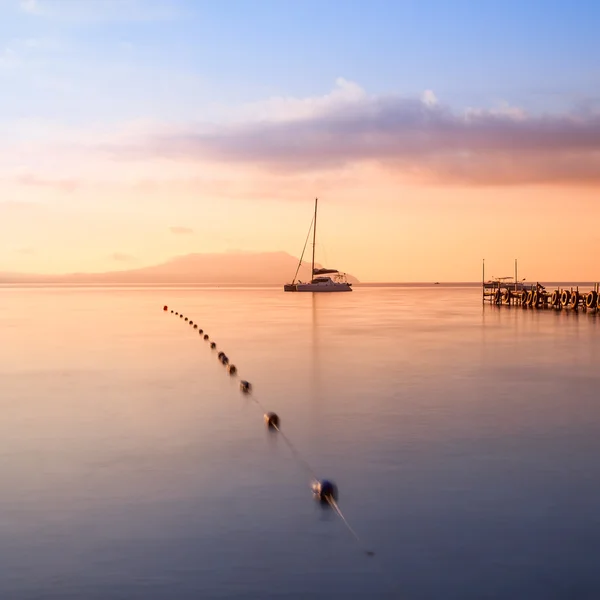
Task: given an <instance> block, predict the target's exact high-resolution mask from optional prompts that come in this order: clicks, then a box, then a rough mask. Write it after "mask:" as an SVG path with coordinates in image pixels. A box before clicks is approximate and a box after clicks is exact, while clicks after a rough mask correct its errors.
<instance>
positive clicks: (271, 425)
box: [265, 412, 279, 429]
mask: <svg viewBox="0 0 600 600" xmlns="http://www.w3.org/2000/svg"><path fill="white" fill-rule="evenodd" d="M265 423H266V425H267V428H268V429H279V417H278V416H277V414H276V413H274V412H268V413H266V414H265Z"/></svg>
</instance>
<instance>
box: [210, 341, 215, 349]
mask: <svg viewBox="0 0 600 600" xmlns="http://www.w3.org/2000/svg"><path fill="white" fill-rule="evenodd" d="M210 347H211V348H212V349H213V350H214V349H215V348H216V347H217V345H216V344H215V343H214V342H211V343H210Z"/></svg>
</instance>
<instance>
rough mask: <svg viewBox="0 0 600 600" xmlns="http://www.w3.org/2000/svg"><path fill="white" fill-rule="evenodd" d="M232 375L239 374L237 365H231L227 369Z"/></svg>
mask: <svg viewBox="0 0 600 600" xmlns="http://www.w3.org/2000/svg"><path fill="white" fill-rule="evenodd" d="M227 370H228V371H229V374H230V375H235V374H236V373H237V367H236V366H235V365H229V366H228V367H227Z"/></svg>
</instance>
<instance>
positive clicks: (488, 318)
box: [0, 286, 600, 600]
mask: <svg viewBox="0 0 600 600" xmlns="http://www.w3.org/2000/svg"><path fill="white" fill-rule="evenodd" d="M164 304H167V305H168V306H169V311H168V312H166V313H165V312H163V310H162V308H163V305H164ZM171 309H173V310H176V311H178V312H183V313H184V314H185V315H186V316H188V317H190V318H192V319H193V320H194V321H195V322H196V323H198V324H199V326H200V327H202V328H203V329H204V330H206V332H207V333H208V334H209V335H210V336H211V339H214V341H215V342H216V343H217V345H218V349H222V350H224V351H225V352H226V353H227V355H228V356H229V358H230V360H231V362H232V363H234V364H235V365H236V366H237V367H238V369H239V372H240V376H241V377H242V378H243V379H247V380H249V381H250V382H251V383H252V385H253V386H254V392H255V397H256V399H258V400H259V401H260V402H261V403H262V404H263V405H265V406H266V407H267V408H268V409H270V410H274V411H276V412H277V413H278V414H279V416H280V418H281V428H282V430H283V431H284V432H285V433H286V434H287V435H288V436H289V439H290V440H291V441H292V442H293V444H294V446H295V448H296V449H297V451H298V452H299V454H300V455H301V457H302V458H303V459H304V460H306V461H307V462H308V463H309V464H310V466H311V467H312V468H313V469H314V470H315V471H316V472H317V474H319V475H320V476H322V477H325V478H329V479H332V480H333V481H334V482H335V483H336V484H337V486H338V488H339V493H340V496H339V505H340V508H341V509H342V511H343V513H344V515H345V516H346V518H347V519H348V522H349V523H350V525H351V526H352V527H353V528H354V530H355V531H356V533H357V534H358V535H359V536H360V538H361V542H362V544H363V545H364V546H365V547H368V548H372V549H373V550H374V551H375V552H376V554H375V556H374V557H367V556H365V554H364V553H362V552H361V547H360V545H359V544H358V543H357V542H356V540H355V539H354V538H353V537H352V535H351V533H350V532H349V531H348V529H346V528H345V525H344V523H343V522H342V520H341V519H340V518H339V517H338V516H337V515H336V514H335V513H334V512H333V511H332V510H331V509H325V508H323V507H321V506H320V505H319V504H318V503H317V502H315V501H314V500H313V498H312V495H311V491H310V488H309V485H310V478H309V476H308V475H307V473H306V471H305V470H304V469H303V467H302V464H301V463H300V462H299V461H298V460H297V458H296V457H295V456H294V454H293V453H292V452H290V449H289V448H288V447H287V446H286V444H285V443H284V440H283V439H282V438H281V437H280V436H279V435H278V434H277V433H271V432H269V431H267V430H266V429H265V427H264V423H263V419H262V412H261V410H260V409H259V406H258V405H257V404H256V403H255V402H253V400H252V398H249V397H248V396H245V395H243V394H241V393H240V391H239V387H238V386H239V380H236V379H233V378H231V377H229V376H228V375H227V372H226V370H225V368H224V367H223V366H222V365H221V364H220V363H219V362H218V360H217V358H216V352H217V351H211V350H210V348H209V345H208V344H207V343H206V342H204V341H203V340H202V339H201V336H199V335H198V332H197V330H194V329H193V328H192V327H190V326H189V325H187V324H186V323H184V321H183V319H180V318H179V317H176V316H175V315H174V314H171V313H170V310H171ZM599 337H600V316H597V315H593V314H585V313H580V314H574V313H571V312H562V313H558V312H554V311H535V310H521V309H519V308H512V309H510V308H496V307H491V306H482V304H481V300H480V290H479V289H478V288H473V287H471V288H469V287H463V288H461V287H445V286H435V287H433V286H432V287H426V286H423V287H418V286H411V287H402V286H400V287H388V288H385V287H380V288H375V287H373V288H360V287H359V288H357V289H356V290H355V291H354V293H352V294H331V295H329V294H322V295H319V294H314V295H312V294H284V293H283V292H282V291H281V290H280V289H274V288H273V289H270V288H260V289H258V288H257V289H236V288H227V289H223V288H221V289H219V288H206V287H202V288H175V287H172V288H148V287H146V288H137V289H136V288H128V289H126V288H68V287H64V288H43V287H37V288H35V287H30V288H15V287H2V288H0V386H1V387H0V409H1V416H0V482H1V485H2V490H1V494H0V598H2V600H25V599H31V600H34V599H36V600H37V599H39V600H46V599H48V600H50V599H52V600H75V599H77V600H96V599H98V600H117V599H123V600H138V599H139V600H188V599H204V598H240V599H244V600H249V599H274V598H283V599H298V600H301V599H302V600H304V599H306V598H311V597H315V596H316V597H319V598H340V599H346V598H348V599H351V598H361V599H362V598H399V599H400V598H401V599H406V600H412V599H422V600H425V599H427V600H429V599H442V598H443V599H444V600H448V599H456V600H471V599H473V600H479V599H510V600H514V599H520V598H522V599H525V600H553V599H563V598H564V599H567V598H568V599H577V600H587V599H590V600H591V599H594V600H596V599H597V598H600V569H599V568H598V567H599V565H600V394H599V383H600V339H599Z"/></svg>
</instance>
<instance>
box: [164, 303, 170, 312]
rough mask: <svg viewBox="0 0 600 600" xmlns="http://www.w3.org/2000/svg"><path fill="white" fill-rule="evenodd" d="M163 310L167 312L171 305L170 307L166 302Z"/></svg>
mask: <svg viewBox="0 0 600 600" xmlns="http://www.w3.org/2000/svg"><path fill="white" fill-rule="evenodd" d="M163 310H164V311H165V312H167V311H168V310H169V307H168V306H167V305H166V304H165V305H164V306H163Z"/></svg>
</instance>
